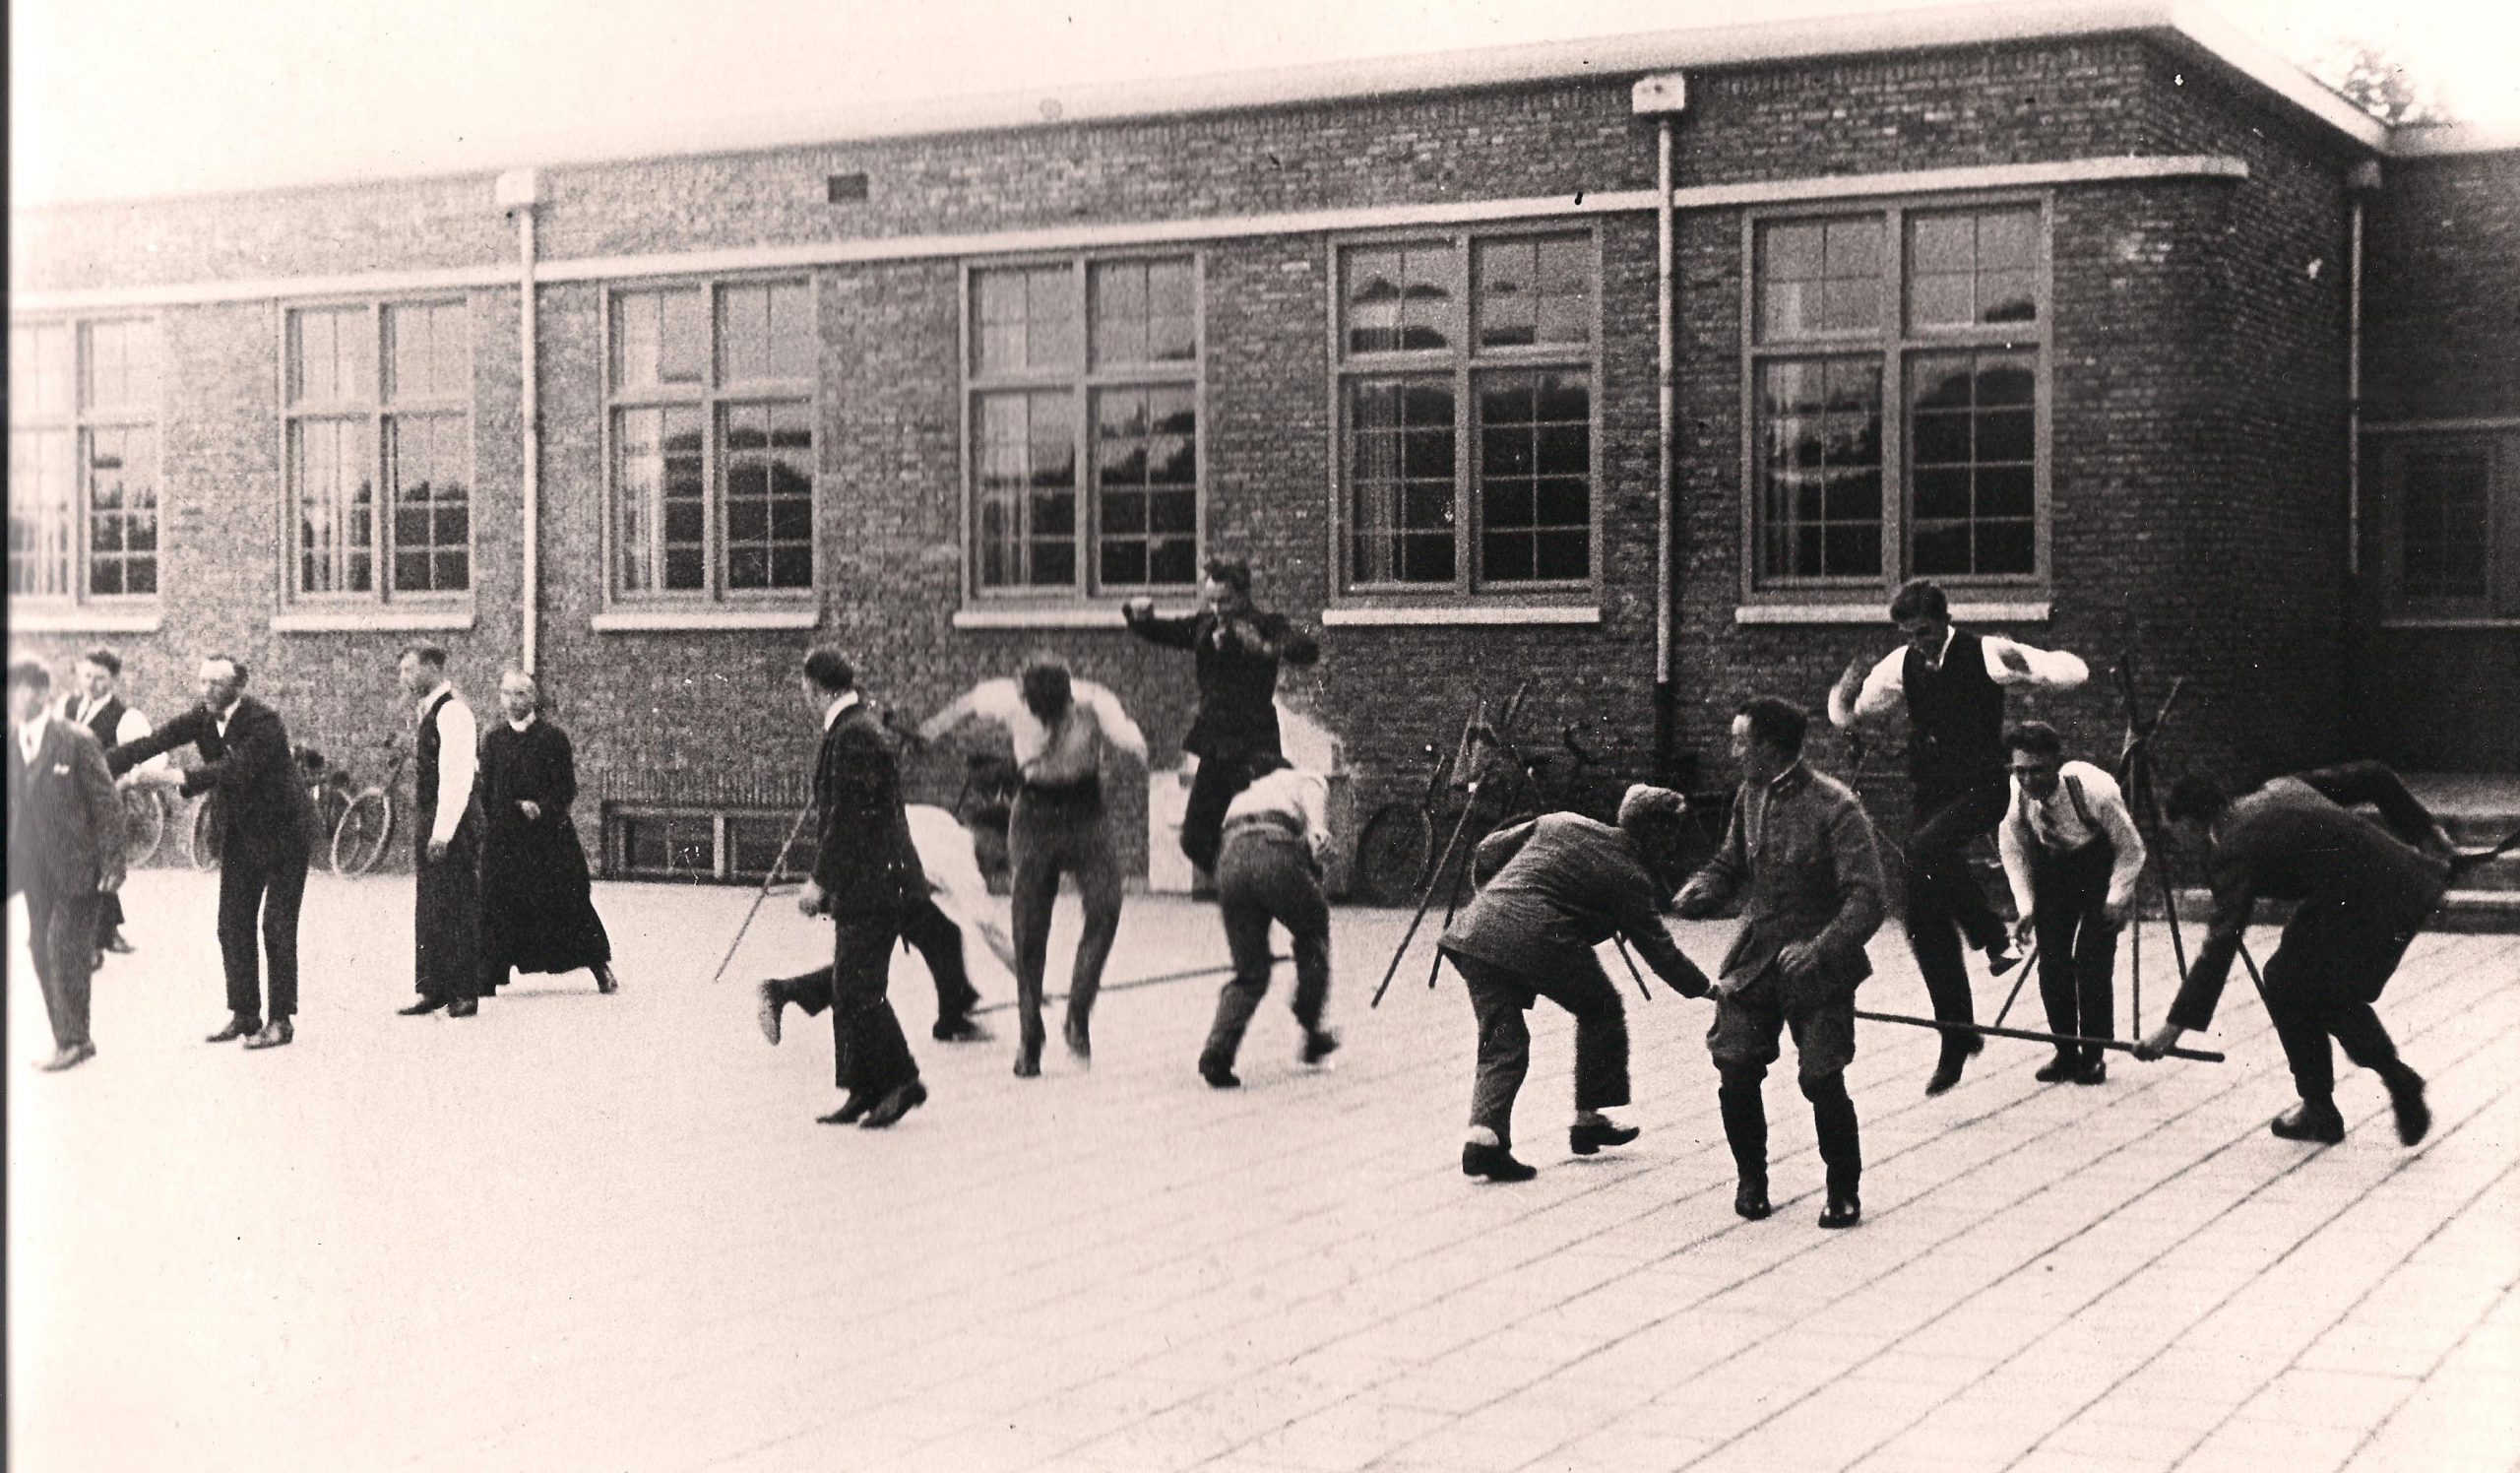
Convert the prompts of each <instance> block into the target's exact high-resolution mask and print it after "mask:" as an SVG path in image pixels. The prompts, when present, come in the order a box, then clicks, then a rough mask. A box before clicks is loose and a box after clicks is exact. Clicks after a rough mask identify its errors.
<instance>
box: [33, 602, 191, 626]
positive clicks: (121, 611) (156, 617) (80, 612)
mask: <svg viewBox="0 0 2520 1473" xmlns="http://www.w3.org/2000/svg"><path fill="white" fill-rule="evenodd" d="M9 602H10V608H9V627H10V628H12V629H15V630H17V631H18V632H19V633H21V634H155V633H157V632H158V630H159V629H161V628H163V627H164V626H165V623H166V615H165V613H164V612H163V611H162V610H161V609H159V608H158V607H157V606H156V605H154V604H153V605H151V606H149V607H147V608H86V607H80V606H75V605H74V606H71V607H68V608H28V607H26V606H25V605H24V604H21V603H19V602H18V601H17V600H15V599H12V600H10V601H9Z"/></svg>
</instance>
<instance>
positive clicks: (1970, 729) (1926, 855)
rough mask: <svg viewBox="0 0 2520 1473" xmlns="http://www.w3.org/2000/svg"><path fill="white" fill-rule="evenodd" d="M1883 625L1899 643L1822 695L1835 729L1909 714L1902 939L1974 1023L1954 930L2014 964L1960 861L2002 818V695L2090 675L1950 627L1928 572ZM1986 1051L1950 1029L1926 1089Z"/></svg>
mask: <svg viewBox="0 0 2520 1473" xmlns="http://www.w3.org/2000/svg"><path fill="white" fill-rule="evenodd" d="M1890 621H1891V622H1892V623H1894V624H1897V625H1898V626H1899V633H1900V634H1901V635H1902V636H1903V637H1904V639H1905V641H1906V642H1905V643H1904V644H1902V645H1901V646H1900V647H1899V648H1898V649H1896V650H1893V651H1891V652H1890V653H1889V654H1887V655H1885V656H1883V657H1882V658H1881V660H1880V661H1879V662H1878V663H1876V664H1875V665H1874V666H1873V667H1872V669H1871V671H1870V672H1868V673H1867V672H1864V670H1863V663H1862V661H1861V660H1860V659H1859V660H1857V661H1856V662H1854V663H1853V664H1850V665H1849V666H1848V667H1847V669H1846V673H1845V674H1843V675H1841V676H1839V677H1838V683H1837V685H1836V686H1835V688H1833V689H1831V690H1830V692H1829V720H1830V722H1831V723H1832V724H1834V725H1835V726H1837V727H1839V728H1840V729H1841V730H1843V729H1845V728H1848V727H1852V726H1855V725H1856V724H1857V723H1859V722H1862V721H1869V720H1877V719H1880V718H1883V717H1886V716H1889V715H1890V714H1891V713H1893V712H1895V711H1897V710H1899V709H1900V708H1901V707H1903V706H1904V707H1905V708H1906V710H1907V713H1908V728H1909V731H1908V776H1909V779H1910V781H1911V783H1912V784H1913V786H1914V788H1915V801H1914V802H1913V804H1912V805H1911V808H1910V812H1909V820H1910V826H1909V830H1908V843H1907V850H1906V855H1905V858H1906V860H1907V871H1908V873H1907V926H1908V946H1909V949H1910V950H1912V951H1914V952H1915V953H1916V957H1917V970H1918V971H1919V972H1922V973H1923V974H1924V982H1925V992H1926V993H1927V994H1928V995H1930V996H1931V997H1932V999H1933V1015H1934V1016H1935V1017H1936V1018H1939V1019H1940V1020H1942V1021H1943V1022H1945V1023H1974V1022H1976V1021H1977V1009H1976V1006H1975V1004H1974V1002H1973V1001H1972V1000H1971V998H1970V994H1969V967H1968V963H1967V961H1966V960H1965V959H1964V958H1963V957H1962V954H1961V949H1960V941H1961V937H1962V936H1966V937H1967V938H1968V941H1969V944H1970V945H1972V946H1975V947H1977V948H1978V949H1979V950H1981V951H1984V952H1985V953H1986V960H1987V963H1988V967H1989V970H1991V971H1992V972H1993V973H1994V975H1996V976H1998V977H2000V976H2002V975H2003V974H2004V973H2006V972H2008V971H2010V970H2012V968H2013V966H2014V965H2015V964H2016V963H2018V962H2019V961H2020V958H2019V957H2017V956H2015V955H2013V953H2012V950H2011V946H2010V937H2009V936H2008V935H2007V934H2006V933H2005V930H2004V924H2003V922H2002V921H2001V920H1999V919H1998V918H1997V917H1996V915H1995V913H1994V908H1993V907H1991V906H1989V905H1988V904H1987V903H1986V894H1985V891H1984V890H1982V889H1980V888H1979V886H1978V877H1977V875H1976V874H1974V873H1972V872H1971V870H1970V868H1969V862H1968V857H1967V850H1968V847H1969V844H1970V842H1971V841H1973V840H1975V839H1977V838H1978V837H1979V836H1980V835H1982V834H1988V833H1992V832H1993V831H1994V827H1995V825H1996V824H1997V823H1998V822H2000V821H2001V820H2002V818H2003V816H2004V800H2005V796H2006V794H2005V785H2004V745H2003V732H2004V692H2005V691H2007V690H2009V689H2013V688H2016V687H2026V688H2029V689H2034V690H2071V689H2073V688H2074V687H2075V686H2077V685H2080V684H2082V683H2083V681H2084V680H2086V679H2089V678H2090V676H2091V672H2090V670H2089V669H2088V668H2087V667H2085V666H2084V664H2083V663H2082V661H2081V660H2079V659H2077V658H2075V657H2074V656H2072V655H2067V654H2062V653H2057V652H2051V651H2047V650H2040V649H2034V648H2032V647H2031V646H2029V645H2026V644H2020V643H2017V642H2015V641H2013V640H2009V639H2006V638H2004V637H2003V636H2002V635H1999V634H1985V635H1981V634H1976V633H1972V632H1970V631H1969V630H1965V629H1955V628H1953V627H1952V625H1951V606H1950V604H1949V602H1948V601H1947V600H1945V599H1944V597H1943V592H1942V589H1941V588H1940V587H1938V586H1937V585H1936V584H1935V583H1934V582H1933V581H1932V580H1931V579H1928V578H1913V579H1910V580H1909V581H1908V582H1907V583H1906V584H1905V585H1903V586H1902V587H1901V588H1900V590H1899V592H1898V594H1897V596H1896V597H1894V598H1892V599H1891V601H1890ZM1983 1048H1985V1040H1983V1039H1981V1038H1980V1037H1979V1036H1978V1035H1977V1034H1975V1033H1972V1032H1969V1031H1967V1030H1966V1029H1959V1028H1954V1029H1950V1030H1948V1031H1946V1032H1945V1033H1944V1034H1943V1036H1942V1057H1941V1058H1940V1060H1939V1061H1938V1062H1937V1063H1936V1064H1935V1066H1934V1071H1933V1077H1932V1078H1931V1079H1929V1080H1927V1081H1926V1083H1925V1093H1926V1094H1929V1095H1938V1094H1941V1093H1942V1092H1943V1091H1944V1090H1947V1089H1949V1088H1951V1087H1952V1086H1953V1085H1955V1084H1958V1083H1959V1082H1960V1071H1961V1068H1962V1067H1963V1066H1964V1065H1966V1064H1967V1063H1968V1061H1969V1058H1970V1056H1972V1055H1974V1054H1976V1053H1977V1052H1978V1051H1979V1050H1981V1049H1983Z"/></svg>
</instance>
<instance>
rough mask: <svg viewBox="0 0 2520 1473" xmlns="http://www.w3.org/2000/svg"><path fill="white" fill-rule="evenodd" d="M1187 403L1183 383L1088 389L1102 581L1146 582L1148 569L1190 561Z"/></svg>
mask: <svg viewBox="0 0 2520 1473" xmlns="http://www.w3.org/2000/svg"><path fill="white" fill-rule="evenodd" d="M1194 404H1195V400H1194V397H1193V396H1192V394H1191V392H1190V390H1189V389H1187V388H1186V387H1185V388H1149V389H1105V390H1102V391H1101V392H1099V393H1097V394H1096V395H1095V398H1094V489H1095V498H1096V500H1095V504H1096V508H1097V518H1096V539H1095V545H1096V548H1097V555H1098V556H1099V557H1100V558H1101V563H1100V565H1099V568H1098V571H1097V575H1096V576H1097V578H1098V580H1099V582H1100V584H1101V586H1102V587H1103V588H1128V587H1137V586H1145V585H1151V584H1153V583H1154V582H1156V581H1157V580H1156V578H1155V575H1154V570H1155V569H1156V568H1158V567H1165V568H1185V567H1187V566H1189V565H1190V564H1191V563H1192V562H1194V561H1195V560H1196V555H1197V552H1196V546H1195V543H1196V533H1197V531H1198V503H1199V487H1198V442H1197V436H1196V433H1195V415H1196V410H1195V408H1194ZM1176 544H1177V545H1176Z"/></svg>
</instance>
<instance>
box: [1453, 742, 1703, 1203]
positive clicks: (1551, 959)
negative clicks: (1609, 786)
mask: <svg viewBox="0 0 2520 1473" xmlns="http://www.w3.org/2000/svg"><path fill="white" fill-rule="evenodd" d="M1685 811H1687V803H1686V801H1684V800H1683V799H1682V798H1681V797H1680V795H1678V794H1676V793H1673V792H1671V791H1670V789H1667V788H1648V787H1646V786H1644V785H1642V784H1639V785H1638V786H1636V787H1633V788H1630V789H1628V790H1627V797H1626V798H1625V799H1624V800H1623V801H1620V803H1619V809H1618V826H1617V827H1616V828H1612V827H1611V826H1610V825H1608V824H1607V823H1599V822H1596V821H1595V820H1593V819H1590V818H1587V817H1585V816H1583V815H1582V814H1580V813H1544V814H1542V815H1541V816H1540V817H1538V818H1536V819H1533V820H1531V821H1529V822H1526V823H1519V824H1516V825H1515V826H1513V827H1512V828H1508V829H1500V830H1498V831H1497V832H1495V833H1493V834H1490V835H1488V836H1487V837H1486V838H1485V839H1482V840H1481V841H1480V844H1479V848H1478V850H1477V852H1476V853H1475V854H1474V855H1473V856H1472V865H1473V872H1474V873H1475V874H1477V875H1481V876H1487V877H1486V878H1483V879H1481V884H1480V889H1479V893H1478V894H1477V895H1476V896H1474V897H1473V898H1472V900H1471V902H1470V905H1469V906H1468V907H1467V908H1466V909H1464V910H1463V911H1462V913H1461V916H1460V918H1459V919H1457V920H1456V921H1454V923H1453V925H1452V927H1451V929H1448V930H1446V931H1445V932H1444V938H1443V942H1442V950H1443V953H1444V955H1445V957H1447V958H1448V959H1450V961H1451V962H1452V964H1453V969H1454V970H1455V971H1457V972H1459V973H1461V976H1462V981H1463V982H1464V983H1466V984H1468V986H1469V989H1470V1006H1471V1011H1472V1012H1473V1013H1474V1014H1475V1015H1476V1016H1477V1018H1478V1020H1479V1074H1478V1078H1477V1081H1476V1082H1475V1083H1474V1084H1473V1085H1472V1088H1471V1097H1470V1129H1469V1132H1468V1134H1467V1135H1466V1136H1465V1137H1464V1138H1463V1141H1462V1148H1461V1169H1462V1174H1463V1175H1464V1176H1470V1177H1484V1178H1486V1179H1487V1180H1489V1181H1491V1182H1528V1181H1530V1180H1531V1179H1532V1178H1533V1177H1534V1176H1535V1175H1537V1173H1536V1172H1535V1170H1534V1169H1533V1168H1532V1167H1530V1166H1528V1165H1525V1164H1524V1163H1523V1162H1521V1161H1519V1160H1517V1159H1515V1157H1514V1154H1513V1127H1514V1097H1515V1095H1516V1094H1518V1093H1519V1092H1520V1091H1521V1089H1522V1086H1523V1076H1524V1075H1525V1074H1526V1073H1528V1072H1529V1071H1530V1069H1531V1059H1532V1036H1531V1029H1530V1027H1529V1026H1528V1025H1527V1024H1525V1023H1524V1021H1523V1014H1524V1013H1526V1012H1529V1011H1530V1010H1531V1007H1532V1004H1533V1003H1534V1002H1536V1001H1537V1000H1539V999H1540V998H1542V997H1546V998H1548V999H1549V1000H1550V1001H1552V1002H1554V1003H1556V1004H1557V1005H1558V1006H1560V1007H1562V1008H1565V1009H1566V1010H1567V1011H1568V1012H1570V1013H1573V1014H1574V1015H1575V1122H1574V1123H1573V1124H1572V1125H1571V1126H1569V1127H1568V1129H1567V1132H1566V1144H1567V1148H1568V1149H1569V1150H1571V1151H1573V1152H1574V1153H1575V1154H1576V1155H1578V1156H1590V1155H1592V1154H1594V1153H1595V1152H1597V1151H1599V1150H1601V1149H1602V1148H1603V1147H1604V1146H1622V1145H1625V1144H1627V1143H1628V1142H1629V1141H1631V1140H1634V1139H1635V1138H1636V1136H1637V1133H1638V1131H1637V1127H1636V1126H1634V1125H1620V1124H1616V1123H1614V1122H1612V1121H1609V1120H1608V1119H1607V1118H1606V1117H1605V1116H1604V1115H1603V1114H1602V1112H1603V1111H1604V1110H1607V1109H1611V1108H1614V1107H1616V1106H1620V1105H1624V1104H1626V1103H1627V1099H1628V1094H1627V1011H1626V1007H1625V1005H1624V1004H1623V1003H1621V1002H1620V1001H1619V994H1618V989H1617V988H1615V987H1612V986H1611V985H1610V980H1609V978H1608V976H1607V975H1606V974H1605V973H1604V972H1603V971H1602V964H1601V960H1600V958H1598V957H1597V956H1596V955H1595V954H1594V950H1593V948H1595V947H1597V946H1599V945H1600V944H1601V943H1602V942H1604V941H1607V940H1608V939H1609V938H1610V937H1611V936H1614V935H1619V936H1625V937H1626V938H1627V939H1628V940H1629V941H1630V942H1632V943H1633V944H1634V945H1635V947H1636V950H1637V952H1638V954H1640V955H1642V956H1643V957H1644V958H1645V962H1646V965H1648V966H1650V967H1652V968H1653V969H1654V971H1655V975H1657V976H1659V977H1661V978H1662V979H1663V980H1664V981H1665V982H1667V983H1669V984H1670V986H1671V988H1672V990H1673V991H1675V992H1677V993H1679V994H1680V995H1681V996H1683V997H1703V996H1705V995H1706V991H1707V980H1706V974H1705V973H1703V972H1701V971H1699V970H1698V969H1697V966H1696V964H1695V963H1693V962H1691V961H1690V960H1689V959H1688V958H1687V957H1685V956H1683V955H1681V954H1680V948H1679V947H1677V946H1675V945H1673V944H1672V943H1671V935H1670V931H1668V930H1665V929H1663V917H1662V910H1663V903H1664V900H1665V898H1666V897H1668V896H1669V895H1670V893H1671V891H1672V890H1673V888H1675V887H1676V886H1677V884H1678V882H1679V870H1678V864H1677V860H1678V856H1679V852H1680V840H1681V836H1682V831H1681V827H1680V823H1681V814H1683V813H1684V812H1685Z"/></svg>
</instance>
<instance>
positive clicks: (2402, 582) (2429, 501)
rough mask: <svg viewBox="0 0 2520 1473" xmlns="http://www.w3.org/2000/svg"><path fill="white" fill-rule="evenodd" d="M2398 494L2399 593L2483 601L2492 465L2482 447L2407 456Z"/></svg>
mask: <svg viewBox="0 0 2520 1473" xmlns="http://www.w3.org/2000/svg"><path fill="white" fill-rule="evenodd" d="M2404 476H2405V479H2404V484H2403V487H2402V489H2401V493H2400V501H2401V511H2400V518H2401V520H2400V523H2399V530H2398V557H2399V568H2398V589H2399V593H2400V594H2401V595H2402V596H2403V597H2406V598H2410V599H2482V598H2484V597H2485V596H2486V594H2487V592H2488V576H2487V570H2488V566H2489V564H2490V561H2491V558H2492V551H2493V537H2492V530H2493V529H2492V515H2493V512H2492V500H2491V495H2492V489H2491V488H2492V481H2493V460H2492V457H2491V456H2490V455H2489V454H2488V452H2487V451H2486V450H2485V449H2484V448H2483V447H2459V448H2452V449H2439V450H2418V451H2410V452H2409V453H2408V455H2407V457H2406V470H2405V473H2404Z"/></svg>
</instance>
